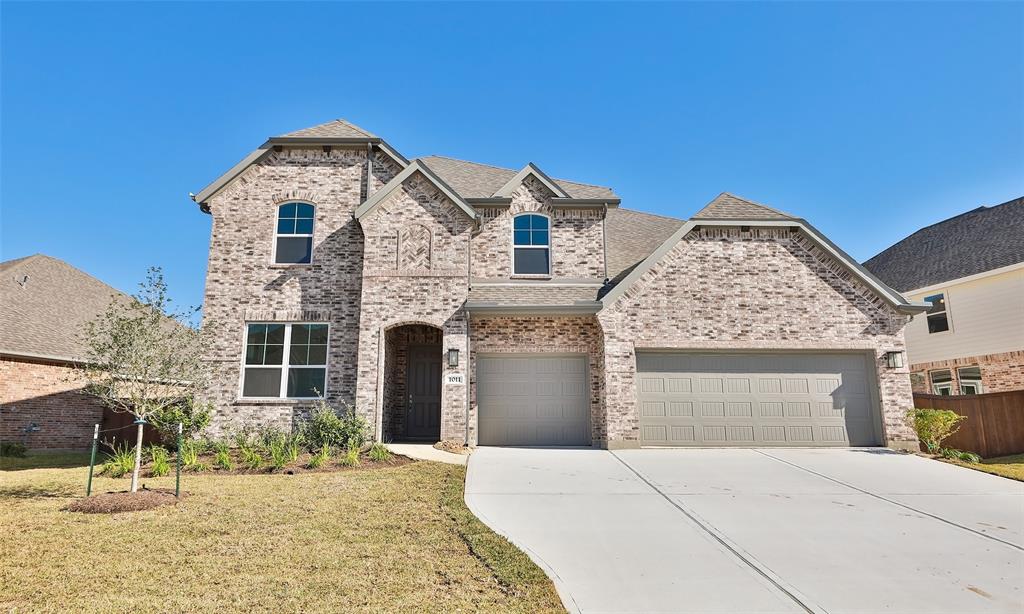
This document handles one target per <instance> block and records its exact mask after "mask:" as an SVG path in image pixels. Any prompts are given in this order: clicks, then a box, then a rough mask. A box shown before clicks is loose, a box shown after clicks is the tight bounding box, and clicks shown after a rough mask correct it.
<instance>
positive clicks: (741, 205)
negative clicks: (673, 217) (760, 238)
mask: <svg viewBox="0 0 1024 614" xmlns="http://www.w3.org/2000/svg"><path fill="white" fill-rule="evenodd" d="M692 219H695V220H699V219H716V220H792V219H796V218H795V217H793V216H792V215H790V214H788V213H783V212H782V211H778V210H776V209H772V208H771V207H768V206H766V205H762V204H760V203H755V202H754V201H752V200H747V199H745V198H740V197H739V196H736V195H734V194H730V193H728V192H722V193H721V194H719V195H718V196H716V197H715V199H714V200H712V201H711V202H709V203H708V204H707V205H706V206H705V207H704V208H703V209H701V210H700V211H698V212H697V213H696V214H694V216H693V218H692Z"/></svg>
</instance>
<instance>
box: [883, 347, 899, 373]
mask: <svg viewBox="0 0 1024 614" xmlns="http://www.w3.org/2000/svg"><path fill="white" fill-rule="evenodd" d="M885 364H887V365H888V366H889V368H890V369H899V368H900V367H902V366H903V352H900V351H890V352H886V353H885Z"/></svg>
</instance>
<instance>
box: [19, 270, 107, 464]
mask: <svg viewBox="0 0 1024 614" xmlns="http://www.w3.org/2000/svg"><path fill="white" fill-rule="evenodd" d="M117 296H119V297H124V296H125V295H124V294H122V293H121V292H119V291H117V290H115V289H114V288H112V287H110V286H108V285H107V284H105V283H103V282H101V281H99V280H98V279H96V278H95V277H92V276H91V275H89V274H87V273H84V272H82V271H80V270H78V269H76V268H75V267H73V266H71V265H69V264H67V263H66V262H63V261H61V260H57V259H56V258H51V257H49V256H45V255H43V254H36V255H34V256H28V257H26V258H19V259H17V260H9V261H7V262H3V263H0V441H13V442H17V443H23V444H25V445H26V446H28V447H29V448H33V449H84V448H86V447H88V446H89V444H90V443H91V441H92V433H93V425H95V424H97V423H99V422H101V421H102V418H103V406H102V405H101V404H100V403H99V402H98V401H97V400H96V399H95V398H93V397H91V396H88V395H86V394H84V393H83V392H82V386H83V383H82V380H81V378H80V377H79V374H78V372H77V371H76V365H78V364H80V360H81V358H82V356H83V355H84V353H85V348H84V347H83V346H82V344H81V343H80V341H79V335H81V334H82V332H84V329H85V326H86V323H88V322H90V321H92V320H93V319H95V318H96V316H97V315H99V314H101V313H103V312H104V311H105V310H106V308H107V306H108V305H109V304H110V301H111V299H112V298H113V297H117Z"/></svg>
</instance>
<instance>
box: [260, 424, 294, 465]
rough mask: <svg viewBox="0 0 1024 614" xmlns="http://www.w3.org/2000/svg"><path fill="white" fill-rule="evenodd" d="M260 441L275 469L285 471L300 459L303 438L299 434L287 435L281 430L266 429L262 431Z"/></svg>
mask: <svg viewBox="0 0 1024 614" xmlns="http://www.w3.org/2000/svg"><path fill="white" fill-rule="evenodd" d="M260 440H261V442H262V444H263V447H264V449H265V450H266V452H267V455H268V456H269V457H270V466H271V468H273V469H283V468H284V467H286V466H287V465H288V464H289V463H294V462H295V461H296V460H297V459H298V458H299V452H300V451H301V450H302V442H303V440H304V438H303V436H302V435H301V434H299V433H287V432H285V431H283V430H281V429H277V428H273V427H265V428H263V429H262V430H261V433H260Z"/></svg>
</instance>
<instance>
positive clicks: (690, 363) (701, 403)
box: [637, 352, 878, 446]
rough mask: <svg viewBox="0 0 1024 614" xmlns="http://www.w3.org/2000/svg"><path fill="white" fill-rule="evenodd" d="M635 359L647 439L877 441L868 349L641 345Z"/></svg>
mask: <svg viewBox="0 0 1024 614" xmlns="http://www.w3.org/2000/svg"><path fill="white" fill-rule="evenodd" d="M637 366H638V373H637V382H638V386H637V391H638V392H637V396H638V401H639V419H640V437H641V443H642V444H643V445H669V446H672V445H692V446H719V445H721V446H743V445H751V446H761V445H765V446H772V445H791V446H801V445H813V446H837V445H838V446H844V445H877V443H878V441H877V440H878V436H877V434H876V431H877V428H876V423H877V409H876V408H875V407H874V404H873V402H872V396H871V394H870V392H869V389H868V382H869V381H871V380H870V379H869V377H868V374H867V360H866V358H865V356H864V355H863V354H708V353H654V352H650V353H648V352H640V353H638V354H637ZM674 369H678V370H674Z"/></svg>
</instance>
